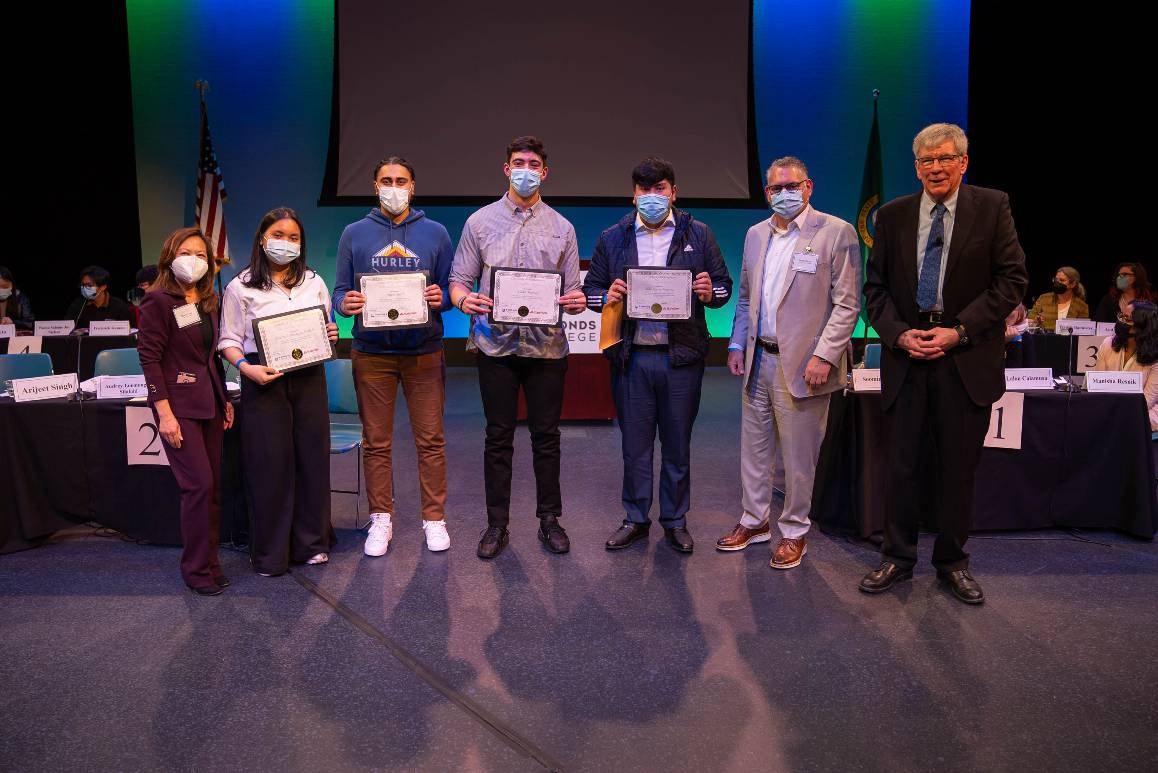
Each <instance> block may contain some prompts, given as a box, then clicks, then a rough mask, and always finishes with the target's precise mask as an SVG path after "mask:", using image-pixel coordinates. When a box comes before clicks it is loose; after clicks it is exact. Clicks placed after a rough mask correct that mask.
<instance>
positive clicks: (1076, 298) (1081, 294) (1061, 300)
mask: <svg viewBox="0 0 1158 773" xmlns="http://www.w3.org/2000/svg"><path fill="white" fill-rule="evenodd" d="M1029 316H1031V317H1033V319H1035V320H1037V324H1039V325H1041V326H1042V327H1043V328H1045V329H1046V330H1049V331H1051V332H1052V331H1053V329H1054V326H1055V325H1056V324H1057V321H1058V320H1059V319H1089V317H1090V307H1089V306H1088V305H1087V304H1086V288H1084V287H1082V276H1081V274H1079V273H1078V270H1077V269H1076V268H1073V267H1072V266H1062V267H1061V268H1059V269H1058V270H1057V273H1056V274H1054V277H1053V287H1052V288H1050V291H1049V292H1046V293H1042V294H1041V295H1039V296H1037V303H1035V304H1033V311H1031V312H1030V313H1029Z"/></svg>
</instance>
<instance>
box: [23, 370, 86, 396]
mask: <svg viewBox="0 0 1158 773" xmlns="http://www.w3.org/2000/svg"><path fill="white" fill-rule="evenodd" d="M74 394H76V374H75V373H63V374H61V375H59V376H37V377H36V378H14V379H12V396H13V397H14V398H16V402H18V403H29V402H32V401H33V400H51V399H53V398H54V397H70V396H71V395H74Z"/></svg>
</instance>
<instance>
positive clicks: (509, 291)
mask: <svg viewBox="0 0 1158 773" xmlns="http://www.w3.org/2000/svg"><path fill="white" fill-rule="evenodd" d="M562 294H563V272H562V271H549V270H545V269H537V268H493V269H491V300H493V301H494V304H495V305H494V307H493V308H492V309H491V312H490V319H491V322H510V323H513V324H516V325H543V326H545V327H557V326H558V325H559V323H560V320H561V318H562V312H563V307H562V306H560V305H559V296H560V295H562Z"/></svg>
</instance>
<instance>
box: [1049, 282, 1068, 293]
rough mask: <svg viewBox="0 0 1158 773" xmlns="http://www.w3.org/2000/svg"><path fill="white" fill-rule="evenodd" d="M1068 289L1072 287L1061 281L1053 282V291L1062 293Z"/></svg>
mask: <svg viewBox="0 0 1158 773" xmlns="http://www.w3.org/2000/svg"><path fill="white" fill-rule="evenodd" d="M1068 289H1070V288H1068V287H1066V286H1065V285H1063V284H1061V283H1060V282H1054V283H1053V291H1054V292H1055V293H1056V294H1058V295H1061V294H1062V293H1064V292H1065V291H1066V290H1068Z"/></svg>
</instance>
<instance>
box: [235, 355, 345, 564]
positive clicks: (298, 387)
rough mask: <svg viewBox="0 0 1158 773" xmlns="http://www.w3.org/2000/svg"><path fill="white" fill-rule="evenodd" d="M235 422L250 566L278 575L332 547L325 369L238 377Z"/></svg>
mask: <svg viewBox="0 0 1158 773" xmlns="http://www.w3.org/2000/svg"><path fill="white" fill-rule="evenodd" d="M253 361H254V362H256V361H257V359H256V356H255V357H254V359H253ZM239 421H240V427H241V458H242V464H243V470H244V475H245V489H246V492H247V494H248V496H249V521H250V532H249V534H250V539H249V543H250V554H251V556H252V557H253V566H254V568H255V569H256V570H257V571H259V572H266V573H268V574H281V573H282V572H284V571H286V569H288V568H289V562H290V561H305V560H307V559H308V558H310V557H312V556H314V555H316V554H318V553H325V552H327V551H328V550H329V549H330V547H331V545H332V544H333V539H332V535H333V529H332V527H331V526H330V415H329V405H328V401H327V397H326V372H325V369H324V368H323V367H322V366H321V365H317V366H314V367H311V368H302V369H301V370H294V371H290V372H289V373H285V374H283V375H282V376H281V377H280V378H277V379H274V380H273V381H271V382H269V383H268V384H266V385H265V386H260V385H258V384H256V383H254V382H253V381H250V380H249V379H248V378H245V377H244V376H243V377H242V378H241V410H240V412H239Z"/></svg>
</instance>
